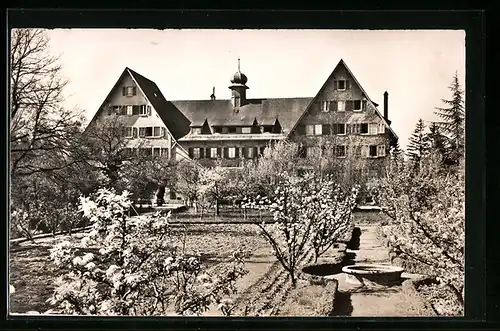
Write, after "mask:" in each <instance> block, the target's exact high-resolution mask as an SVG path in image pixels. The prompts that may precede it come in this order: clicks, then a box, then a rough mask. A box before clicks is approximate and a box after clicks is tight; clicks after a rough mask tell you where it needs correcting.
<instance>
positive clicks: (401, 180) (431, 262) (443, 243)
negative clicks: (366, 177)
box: [382, 155, 465, 307]
mask: <svg viewBox="0 0 500 331" xmlns="http://www.w3.org/2000/svg"><path fill="white" fill-rule="evenodd" d="M440 164H441V161H440V159H439V158H436V157H434V156H432V155H431V156H430V157H428V158H426V159H424V160H423V161H422V163H421V164H420V165H419V167H418V168H417V169H416V170H415V169H414V168H407V169H404V171H398V172H394V173H392V174H391V176H389V178H388V179H387V180H386V181H385V182H384V183H383V186H382V187H383V190H382V191H383V194H382V203H383V204H384V206H385V207H386V210H387V212H388V214H389V215H390V216H391V218H392V220H391V222H390V225H389V226H388V227H387V237H388V240H389V243H390V245H391V246H392V247H394V249H395V251H396V252H397V253H398V254H399V256H400V257H401V258H404V259H407V260H409V261H412V262H417V263H419V264H421V265H422V266H423V267H424V268H422V269H426V270H427V273H428V274H429V275H430V276H433V277H436V278H437V279H438V281H439V282H440V283H441V284H443V285H444V286H447V287H448V288H449V290H450V291H449V292H448V293H453V298H451V299H452V300H453V301H455V302H456V305H457V306H461V307H463V300H464V239H465V234H464V231H465V179H464V171H457V172H448V171H442V169H440ZM462 170H463V169H462Z"/></svg>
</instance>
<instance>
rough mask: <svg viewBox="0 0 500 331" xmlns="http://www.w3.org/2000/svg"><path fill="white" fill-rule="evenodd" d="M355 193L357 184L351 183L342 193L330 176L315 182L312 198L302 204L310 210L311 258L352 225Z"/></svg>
mask: <svg viewBox="0 0 500 331" xmlns="http://www.w3.org/2000/svg"><path fill="white" fill-rule="evenodd" d="M358 192H359V186H355V187H354V188H352V190H351V191H349V192H347V193H344V192H342V190H341V188H340V186H339V185H336V184H335V183H334V182H333V181H332V180H331V179H327V180H324V181H322V182H319V183H317V191H313V192H312V193H313V196H314V197H313V199H312V200H311V202H310V203H309V204H308V205H307V206H306V208H309V209H311V210H312V213H311V215H312V218H313V219H312V222H313V225H314V227H313V231H312V238H311V239H312V245H313V248H314V257H315V261H318V258H319V257H320V256H321V255H322V254H324V253H325V252H326V251H327V250H328V249H329V248H330V247H332V245H333V244H334V243H335V242H337V241H338V240H339V239H340V238H342V236H344V235H345V234H347V233H348V232H349V231H352V229H353V228H354V223H353V222H352V218H351V216H352V212H353V211H354V208H355V207H356V198H357V196H358Z"/></svg>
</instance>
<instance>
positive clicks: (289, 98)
mask: <svg viewBox="0 0 500 331" xmlns="http://www.w3.org/2000/svg"><path fill="white" fill-rule="evenodd" d="M312 98H314V97H280V98H251V99H250V98H247V100H248V101H252V100H292V99H312ZM170 101H171V102H186V101H189V102H195V101H210V102H213V101H231V99H215V100H211V99H183V100H170Z"/></svg>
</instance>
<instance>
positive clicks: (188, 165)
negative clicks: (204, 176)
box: [175, 160, 200, 213]
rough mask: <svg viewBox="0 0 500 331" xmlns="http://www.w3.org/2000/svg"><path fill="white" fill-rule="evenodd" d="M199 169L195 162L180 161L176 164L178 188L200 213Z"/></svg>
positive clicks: (188, 202)
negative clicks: (198, 201)
mask: <svg viewBox="0 0 500 331" xmlns="http://www.w3.org/2000/svg"><path fill="white" fill-rule="evenodd" d="M199 169H200V167H199V166H197V165H196V164H195V163H194V162H189V161H186V160H183V161H180V162H179V163H178V164H177V166H176V171H175V174H176V189H177V190H178V191H179V192H180V193H181V194H182V195H183V196H184V197H185V198H186V200H187V201H186V204H187V205H194V209H195V213H198V203H197V200H198V180H199Z"/></svg>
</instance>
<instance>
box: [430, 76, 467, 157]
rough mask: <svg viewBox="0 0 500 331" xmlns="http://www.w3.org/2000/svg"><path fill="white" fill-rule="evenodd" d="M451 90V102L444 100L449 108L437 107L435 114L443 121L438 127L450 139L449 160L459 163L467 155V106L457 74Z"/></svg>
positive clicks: (438, 123) (447, 147)
mask: <svg viewBox="0 0 500 331" xmlns="http://www.w3.org/2000/svg"><path fill="white" fill-rule="evenodd" d="M449 89H450V90H451V92H452V98H451V100H446V99H442V101H443V103H444V104H445V105H447V106H448V107H446V108H441V107H436V110H437V111H436V112H435V113H436V115H438V116H439V117H440V118H441V121H440V122H437V125H438V127H439V128H440V129H441V132H442V133H443V134H445V135H446V136H448V138H449V144H448V146H446V149H447V153H446V154H447V158H448V159H449V160H450V161H451V162H453V163H457V162H459V160H460V159H461V158H463V157H464V155H465V106H464V91H463V90H462V88H461V86H460V83H459V81H458V74H457V73H456V72H455V76H454V77H453V82H452V83H451V85H450V86H449Z"/></svg>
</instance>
